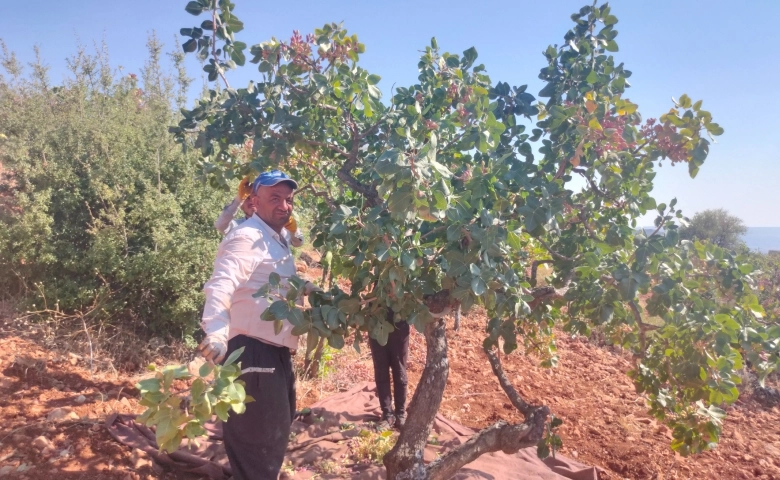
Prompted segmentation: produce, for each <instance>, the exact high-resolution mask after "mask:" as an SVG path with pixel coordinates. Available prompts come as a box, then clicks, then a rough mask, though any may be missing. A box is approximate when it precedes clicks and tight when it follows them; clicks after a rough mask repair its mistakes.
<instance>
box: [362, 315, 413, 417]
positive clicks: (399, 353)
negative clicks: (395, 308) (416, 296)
mask: <svg viewBox="0 0 780 480" xmlns="http://www.w3.org/2000/svg"><path fill="white" fill-rule="evenodd" d="M388 321H390V322H392V321H393V312H392V311H390V312H389V313H388ZM394 326H395V330H393V332H392V333H390V335H389V336H388V337H387V345H385V346H382V345H380V344H379V342H377V341H376V340H374V339H373V338H370V339H369V340H368V345H369V347H371V360H373V361H374V381H376V394H377V396H378V397H379V406H380V407H381V408H382V415H384V416H387V415H389V414H391V413H393V403H395V414H396V415H401V414H404V413H405V412H406V385H407V383H408V380H407V378H406V362H407V361H408V360H409V324H408V323H406V322H403V321H401V322H398V323H395V324H394ZM391 370H392V372H393V393H394V395H393V396H391V395H390V371H391ZM393 397H394V398H393ZM393 400H395V402H393Z"/></svg>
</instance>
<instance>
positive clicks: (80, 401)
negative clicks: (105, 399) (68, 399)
mask: <svg viewBox="0 0 780 480" xmlns="http://www.w3.org/2000/svg"><path fill="white" fill-rule="evenodd" d="M74 401H75V402H76V403H77V404H79V405H81V404H82V403H84V402H86V401H87V397H85V396H84V395H79V396H78V397H76V400H74Z"/></svg>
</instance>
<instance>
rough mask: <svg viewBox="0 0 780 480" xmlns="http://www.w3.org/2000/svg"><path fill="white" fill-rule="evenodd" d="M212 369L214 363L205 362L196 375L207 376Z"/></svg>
mask: <svg viewBox="0 0 780 480" xmlns="http://www.w3.org/2000/svg"><path fill="white" fill-rule="evenodd" d="M213 370H214V365H213V364H212V363H211V362H206V363H204V364H203V365H201V366H200V368H199V369H198V375H200V376H201V377H208V376H209V375H210V374H211V372H212V371H213Z"/></svg>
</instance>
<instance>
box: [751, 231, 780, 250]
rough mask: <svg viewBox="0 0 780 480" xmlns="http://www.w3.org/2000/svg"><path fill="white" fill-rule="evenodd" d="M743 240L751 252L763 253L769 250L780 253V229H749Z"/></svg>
mask: <svg viewBox="0 0 780 480" xmlns="http://www.w3.org/2000/svg"><path fill="white" fill-rule="evenodd" d="M742 240H743V241H744V242H745V244H747V246H748V248H750V249H751V250H758V251H759V252H763V253H766V252H768V251H769V250H778V251H780V227H748V230H747V233H746V234H745V235H743V236H742Z"/></svg>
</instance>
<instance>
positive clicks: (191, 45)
mask: <svg viewBox="0 0 780 480" xmlns="http://www.w3.org/2000/svg"><path fill="white" fill-rule="evenodd" d="M181 48H182V50H184V53H190V52H194V51H195V50H197V49H198V41H197V40H195V39H194V38H191V39H189V40H187V41H186V42H184V43H183V44H182V46H181Z"/></svg>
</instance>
